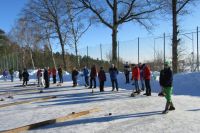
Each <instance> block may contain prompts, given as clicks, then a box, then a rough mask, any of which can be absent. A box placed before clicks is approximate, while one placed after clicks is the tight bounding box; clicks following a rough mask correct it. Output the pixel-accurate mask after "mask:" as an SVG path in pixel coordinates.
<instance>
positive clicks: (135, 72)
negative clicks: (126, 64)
mask: <svg viewBox="0 0 200 133" xmlns="http://www.w3.org/2000/svg"><path fill="white" fill-rule="evenodd" d="M132 79H134V80H139V79H140V69H139V68H138V67H134V68H133V69H132Z"/></svg>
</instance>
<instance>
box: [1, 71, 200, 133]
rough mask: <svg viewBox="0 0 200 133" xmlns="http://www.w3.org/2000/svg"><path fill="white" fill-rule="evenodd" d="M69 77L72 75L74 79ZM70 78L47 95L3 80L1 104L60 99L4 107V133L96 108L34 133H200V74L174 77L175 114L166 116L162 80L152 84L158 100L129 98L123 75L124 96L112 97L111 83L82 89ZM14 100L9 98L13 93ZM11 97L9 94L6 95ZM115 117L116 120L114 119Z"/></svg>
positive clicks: (2, 123)
mask: <svg viewBox="0 0 200 133" xmlns="http://www.w3.org/2000/svg"><path fill="white" fill-rule="evenodd" d="M69 76H70V75H69ZM69 76H68V78H67V76H66V81H67V82H65V83H64V84H63V86H61V87H57V86H56V85H53V84H51V85H50V88H49V89H46V90H45V92H44V93H38V92H39V91H38V89H39V88H38V87H37V86H36V85H33V84H34V83H35V80H31V81H30V83H31V84H32V85H30V86H27V87H21V86H20V85H21V82H20V81H17V80H15V82H14V83H11V82H10V81H7V82H3V81H0V98H4V99H5V101H0V105H3V104H6V103H12V102H17V101H24V100H30V99H36V98H41V97H46V96H57V98H55V99H51V100H48V101H41V102H33V103H27V104H20V105H14V106H9V107H4V108H0V131H3V130H7V129H12V128H16V127H20V126H24V125H27V124H32V123H36V122H40V121H44V120H49V119H53V118H57V117H61V116H65V115H67V114H71V113H72V112H80V111H84V110H89V109H93V108H99V109H100V111H98V112H94V113H91V114H89V115H86V116H82V117H79V118H76V119H74V120H70V121H66V122H62V123H57V124H53V125H49V126H45V127H42V128H38V129H35V130H30V131H28V132H30V133H133V132H137V133H143V132H145V133H146V132H148V133H155V132H159V133H163V132H164V133H179V132H181V133H188V132H191V133H198V132H199V130H200V125H199V123H200V97H199V96H200V90H199V86H200V82H199V81H200V73H187V74H186V73H185V74H179V75H175V76H174V93H175V95H174V96H173V101H174V105H175V107H176V110H175V111H173V112H169V113H168V114H166V115H163V114H161V111H162V110H163V109H164V106H165V102H166V101H165V99H164V98H163V97H158V96H157V92H159V90H160V87H159V84H158V82H157V81H152V82H151V85H152V90H153V92H154V93H153V95H152V96H151V97H146V96H143V95H139V96H137V97H130V93H131V92H132V89H133V88H134V87H133V86H132V85H131V84H129V85H126V84H124V77H123V74H120V76H119V77H118V78H119V86H120V90H119V92H111V87H110V81H109V78H107V82H106V88H105V92H103V93H100V92H99V89H98V88H96V89H95V90H94V93H91V89H87V88H85V87H84V86H83V83H82V82H83V79H82V78H81V77H79V84H80V85H79V86H78V87H75V88H73V87H71V85H72V83H71V82H70V81H69V79H70V78H69ZM25 90H28V91H25ZM8 91H9V92H11V93H12V94H13V95H14V99H8V98H5V97H6V96H7V95H8V93H7V92H8ZM5 92H6V93H5ZM109 113H112V115H109Z"/></svg>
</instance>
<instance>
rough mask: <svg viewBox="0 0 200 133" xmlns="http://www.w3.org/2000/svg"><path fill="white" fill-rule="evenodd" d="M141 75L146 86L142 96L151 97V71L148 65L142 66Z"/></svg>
mask: <svg viewBox="0 0 200 133" xmlns="http://www.w3.org/2000/svg"><path fill="white" fill-rule="evenodd" d="M143 74H144V75H143V76H144V80H145V86H146V93H145V94H143V95H146V96H151V85H150V79H151V71H150V67H149V66H148V65H145V64H144V65H143Z"/></svg>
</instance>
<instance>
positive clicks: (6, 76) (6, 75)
mask: <svg viewBox="0 0 200 133" xmlns="http://www.w3.org/2000/svg"><path fill="white" fill-rule="evenodd" d="M3 77H4V81H7V78H8V71H7V69H5V70H4V71H3Z"/></svg>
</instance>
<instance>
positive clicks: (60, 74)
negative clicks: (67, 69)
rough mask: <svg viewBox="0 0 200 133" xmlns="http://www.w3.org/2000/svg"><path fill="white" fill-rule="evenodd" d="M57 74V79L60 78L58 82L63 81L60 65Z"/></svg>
mask: <svg viewBox="0 0 200 133" xmlns="http://www.w3.org/2000/svg"><path fill="white" fill-rule="evenodd" d="M58 76H59V79H60V83H63V70H62V67H61V65H60V67H59V68H58Z"/></svg>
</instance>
